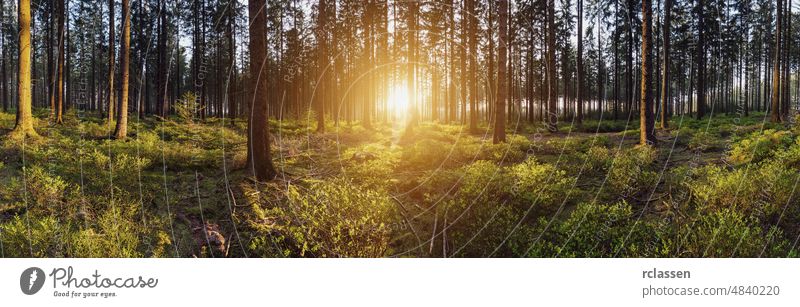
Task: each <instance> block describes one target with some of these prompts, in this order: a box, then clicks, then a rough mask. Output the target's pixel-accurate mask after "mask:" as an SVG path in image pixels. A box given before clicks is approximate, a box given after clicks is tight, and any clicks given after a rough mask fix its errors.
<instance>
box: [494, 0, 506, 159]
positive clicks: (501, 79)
mask: <svg viewBox="0 0 800 307" xmlns="http://www.w3.org/2000/svg"><path fill="white" fill-rule="evenodd" d="M497 9H498V17H499V18H500V20H499V23H500V33H499V40H500V41H499V44H498V47H499V48H498V51H497V55H498V58H497V102H496V107H495V110H494V115H495V116H494V138H493V141H494V143H495V144H497V143H501V142H505V141H506V96H508V94H507V93H506V91H507V88H506V82H507V80H506V78H507V76H506V61H507V57H508V56H507V51H508V48H507V46H506V45H507V43H508V42H507V40H508V38H507V36H508V0H500V3H499V5H498V7H497Z"/></svg>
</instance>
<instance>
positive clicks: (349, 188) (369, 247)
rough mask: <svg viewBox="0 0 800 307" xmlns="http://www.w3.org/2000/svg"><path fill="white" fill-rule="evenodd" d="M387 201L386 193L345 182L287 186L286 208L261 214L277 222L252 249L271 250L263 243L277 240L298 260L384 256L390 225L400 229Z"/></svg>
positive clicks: (266, 227)
mask: <svg viewBox="0 0 800 307" xmlns="http://www.w3.org/2000/svg"><path fill="white" fill-rule="evenodd" d="M391 202H392V200H390V199H389V196H387V195H386V194H385V193H382V192H379V191H375V190H370V189H364V188H362V187H360V186H357V185H354V184H353V183H352V182H350V181H348V180H346V179H340V178H335V179H330V180H327V181H325V182H312V183H311V184H310V185H309V186H308V187H301V186H298V185H294V184H291V185H289V186H288V190H287V191H286V202H285V203H284V204H281V205H279V206H278V207H273V208H268V209H267V210H264V211H262V212H261V213H260V214H262V215H263V216H262V217H261V218H262V220H270V221H275V223H274V224H272V225H268V226H265V227H264V228H263V229H262V230H261V232H260V233H261V234H260V235H258V237H261V238H260V239H256V240H254V241H253V242H251V244H250V248H251V249H252V250H256V251H257V252H258V251H264V250H267V249H269V248H270V247H269V246H264V245H268V244H272V243H274V241H279V243H280V244H282V245H288V246H289V247H288V250H287V251H285V253H286V254H288V255H294V256H300V257H380V256H385V255H386V254H387V252H388V251H389V240H390V235H391V231H392V227H395V226H396V225H398V224H397V221H396V220H395V218H394V204H392V203H391ZM270 233H271V234H270ZM266 235H269V236H270V237H271V238H273V239H272V240H270V239H266V238H265V237H264V236H266ZM294 253H296V254H294Z"/></svg>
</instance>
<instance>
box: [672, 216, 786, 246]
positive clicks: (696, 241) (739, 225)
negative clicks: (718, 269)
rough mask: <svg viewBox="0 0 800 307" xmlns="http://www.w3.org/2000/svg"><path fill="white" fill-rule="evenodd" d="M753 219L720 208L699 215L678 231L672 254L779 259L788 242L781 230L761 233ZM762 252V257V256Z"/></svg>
mask: <svg viewBox="0 0 800 307" xmlns="http://www.w3.org/2000/svg"><path fill="white" fill-rule="evenodd" d="M755 225H757V220H755V219H753V218H748V217H746V216H744V215H742V214H741V213H739V212H737V211H736V210H733V209H729V208H723V209H720V210H719V211H715V212H710V213H708V214H704V215H701V216H700V217H699V218H698V219H697V220H696V221H695V222H694V223H692V224H691V225H685V226H683V227H680V228H679V233H678V238H679V241H678V242H676V243H675V249H676V250H675V251H674V253H675V255H677V256H686V257H762V256H766V257H778V256H780V257H782V256H786V255H787V245H788V243H787V242H786V241H785V240H783V239H781V231H780V230H779V229H777V228H775V227H770V228H769V229H768V230H767V231H763V230H762V229H761V228H759V227H758V226H755ZM762 251H763V254H762Z"/></svg>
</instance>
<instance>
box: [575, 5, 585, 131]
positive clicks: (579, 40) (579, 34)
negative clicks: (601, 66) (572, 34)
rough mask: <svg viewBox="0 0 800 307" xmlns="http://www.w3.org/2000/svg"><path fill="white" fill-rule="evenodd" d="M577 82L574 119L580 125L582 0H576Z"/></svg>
mask: <svg viewBox="0 0 800 307" xmlns="http://www.w3.org/2000/svg"><path fill="white" fill-rule="evenodd" d="M577 57H578V58H577V62H578V63H577V66H578V67H577V68H578V70H577V73H578V76H577V77H578V81H577V82H578V84H577V85H576V89H575V91H576V93H575V96H576V98H577V102H576V103H577V107H576V109H577V110H576V111H577V112H576V113H577V114H576V115H577V117H576V118H575V121H576V122H577V123H578V124H579V125H580V124H581V123H583V77H584V76H583V0H578V56H577Z"/></svg>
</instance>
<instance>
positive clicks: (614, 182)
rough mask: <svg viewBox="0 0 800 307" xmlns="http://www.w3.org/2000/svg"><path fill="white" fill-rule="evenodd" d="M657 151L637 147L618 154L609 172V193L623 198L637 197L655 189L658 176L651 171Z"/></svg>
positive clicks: (648, 147) (607, 183) (607, 184)
mask: <svg viewBox="0 0 800 307" xmlns="http://www.w3.org/2000/svg"><path fill="white" fill-rule="evenodd" d="M655 158H656V151H655V150H654V149H653V148H651V147H650V146H637V147H634V148H631V149H628V150H625V151H619V152H617V154H616V156H615V157H614V158H613V160H612V162H611V166H610V168H609V170H608V175H607V176H608V178H607V181H606V186H607V187H608V190H609V192H611V193H612V194H614V195H620V196H622V197H627V196H635V195H637V194H639V193H641V192H642V191H645V190H647V189H652V188H654V185H655V184H656V180H657V179H658V174H657V173H656V172H654V171H651V170H650V166H651V164H652V163H653V161H655Z"/></svg>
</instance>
